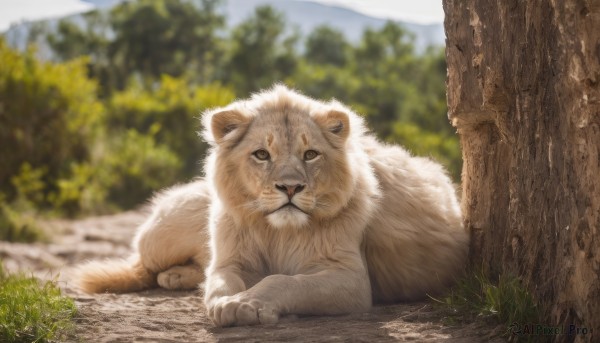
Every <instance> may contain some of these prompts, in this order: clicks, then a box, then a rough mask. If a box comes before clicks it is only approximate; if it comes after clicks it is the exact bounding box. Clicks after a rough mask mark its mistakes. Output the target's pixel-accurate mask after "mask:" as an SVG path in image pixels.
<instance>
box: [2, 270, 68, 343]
mask: <svg viewBox="0 0 600 343" xmlns="http://www.w3.org/2000/svg"><path fill="white" fill-rule="evenodd" d="M76 311H77V309H76V307H75V303H74V302H73V300H72V299H70V298H67V297H65V296H63V295H62V294H61V291H60V289H59V288H58V287H57V286H56V284H55V282H51V281H47V282H42V281H40V280H38V279H36V278H33V277H26V276H24V275H22V274H18V275H7V274H6V273H5V272H4V270H3V269H2V265H1V264H0V341H2V342H7V343H12V342H50V341H56V340H57V339H61V338H65V335H66V334H67V333H68V332H69V330H70V328H71V327H72V322H71V319H72V318H73V316H74V315H75V314H76Z"/></svg>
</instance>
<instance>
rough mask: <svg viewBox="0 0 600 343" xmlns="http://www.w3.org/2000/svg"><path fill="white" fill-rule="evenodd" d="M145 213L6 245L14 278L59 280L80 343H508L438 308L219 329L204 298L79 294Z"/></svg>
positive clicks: (61, 225) (53, 226) (60, 226)
mask: <svg viewBox="0 0 600 343" xmlns="http://www.w3.org/2000/svg"><path fill="white" fill-rule="evenodd" d="M144 217H145V215H144V213H143V212H140V211H137V212H125V213H121V214H118V215H112V216H102V217H93V218H88V219H83V220H74V221H66V220H54V221H52V222H50V223H49V229H50V230H52V231H53V232H54V237H55V238H54V239H53V242H52V243H50V244H41V243H36V244H16V243H7V242H0V259H2V260H3V263H4V265H5V267H6V269H8V270H9V271H16V270H25V271H28V272H31V273H33V274H34V275H36V276H38V277H40V278H42V279H56V280H58V281H59V284H60V286H61V287H62V288H63V289H64V291H65V293H66V294H67V295H69V296H70V297H72V298H73V299H75V302H76V303H77V306H78V308H79V313H78V316H77V318H76V330H75V333H74V335H73V337H71V339H70V340H72V341H75V342H281V341H285V342H396V341H414V342H439V341H444V342H446V341H448V342H490V341H491V342H504V341H505V339H503V338H502V337H500V336H499V335H500V334H501V333H502V328H499V327H495V326H491V325H489V324H486V323H484V322H473V323H466V324H465V323H462V324H455V325H449V324H448V323H450V322H451V321H449V320H448V313H447V312H445V310H442V309H440V308H439V307H438V306H434V305H433V304H432V302H419V303H410V304H398V305H394V306H378V307H375V308H373V310H372V311H371V312H369V313H361V314H352V315H346V316H337V317H304V318H290V319H287V320H286V319H284V321H282V322H280V323H279V324H274V325H261V326H253V327H234V328H215V327H214V326H213V325H212V323H211V321H210V320H209V319H208V318H207V316H206V312H205V309H204V307H203V305H202V300H201V299H202V297H201V296H202V295H201V293H200V291H196V292H173V291H167V290H163V289H154V290H149V291H144V292H139V293H131V294H120V295H117V294H101V295H93V296H91V295H87V294H83V293H81V292H79V291H77V290H76V289H74V288H73V287H72V283H71V281H70V280H69V275H70V271H71V270H72V267H73V266H74V265H76V264H77V263H80V262H82V261H85V260H88V259H103V258H114V257H125V256H127V255H128V254H129V252H130V251H131V249H130V242H131V239H132V237H133V235H134V233H135V228H136V226H137V225H138V224H139V223H141V222H142V221H143V220H144Z"/></svg>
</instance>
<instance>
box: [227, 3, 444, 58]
mask: <svg viewBox="0 0 600 343" xmlns="http://www.w3.org/2000/svg"><path fill="white" fill-rule="evenodd" d="M260 5H270V6H271V7H273V8H275V9H277V10H278V11H280V12H282V13H284V15H285V17H286V19H287V20H288V22H289V23H290V24H292V25H295V26H297V27H298V28H299V29H300V32H301V33H302V34H304V35H305V36H306V35H307V34H308V33H310V32H311V31H312V30H313V29H314V28H315V27H317V26H319V25H324V24H327V25H329V26H331V27H334V28H336V29H338V30H340V31H342V32H343V33H344V34H345V35H346V38H348V40H350V41H351V42H357V41H359V40H360V37H361V36H362V33H363V31H364V29H365V28H367V27H371V28H374V29H379V28H381V27H383V25H385V23H386V22H387V20H385V19H380V18H374V17H370V16H367V15H365V14H362V13H359V12H356V11H354V10H351V9H348V8H344V7H339V6H331V5H325V4H321V3H317V2H311V1H296V0H228V1H227V4H226V6H225V14H226V16H227V20H228V23H227V24H228V26H235V25H237V24H239V23H240V22H242V21H243V20H244V19H246V18H248V17H249V16H250V15H252V12H253V11H254V8H255V7H257V6H260ZM397 22H398V23H401V24H402V25H403V26H404V27H405V28H406V29H408V30H409V31H411V32H413V33H414V34H415V47H416V48H417V50H418V51H423V50H424V49H425V47H427V46H428V45H437V46H442V45H444V44H445V39H446V35H445V33H444V27H443V25H442V24H441V23H440V24H429V25H423V24H416V23H408V22H401V21H397Z"/></svg>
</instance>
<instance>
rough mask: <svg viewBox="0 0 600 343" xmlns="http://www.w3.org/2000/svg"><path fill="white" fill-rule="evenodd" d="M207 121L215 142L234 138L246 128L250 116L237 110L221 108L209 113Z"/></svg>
mask: <svg viewBox="0 0 600 343" xmlns="http://www.w3.org/2000/svg"><path fill="white" fill-rule="evenodd" d="M207 119H209V120H207V121H208V123H207V121H205V127H207V126H209V127H210V132H211V134H212V138H213V140H214V141H215V142H216V143H217V144H222V143H224V142H227V141H231V140H234V139H235V138H236V137H239V136H240V135H241V134H242V133H243V132H244V131H245V130H246V128H247V126H248V123H249V122H250V118H249V117H247V116H245V115H244V114H243V113H241V112H239V111H237V110H222V111H218V112H214V113H210V114H209V118H207Z"/></svg>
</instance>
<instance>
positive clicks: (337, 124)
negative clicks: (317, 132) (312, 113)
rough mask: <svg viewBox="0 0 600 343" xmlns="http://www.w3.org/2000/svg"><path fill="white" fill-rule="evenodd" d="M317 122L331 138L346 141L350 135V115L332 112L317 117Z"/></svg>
mask: <svg viewBox="0 0 600 343" xmlns="http://www.w3.org/2000/svg"><path fill="white" fill-rule="evenodd" d="M315 121H316V122H317V124H319V125H320V126H321V128H322V129H323V130H325V131H326V132H327V133H328V134H329V135H330V136H334V137H337V138H338V139H341V140H343V141H345V140H346V138H348V136H349V135H350V118H349V117H348V114H346V113H344V112H342V111H337V110H331V111H329V112H327V113H325V114H321V115H317V116H316V117H315Z"/></svg>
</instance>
